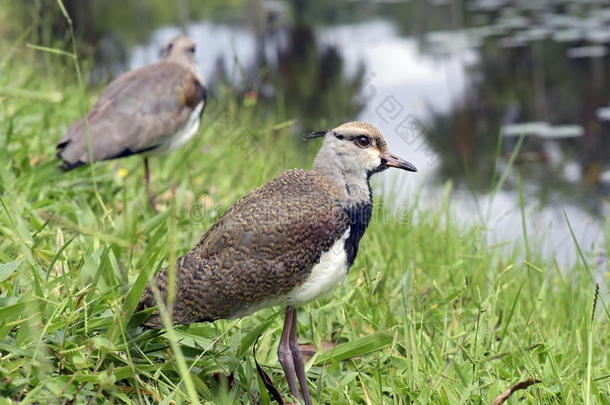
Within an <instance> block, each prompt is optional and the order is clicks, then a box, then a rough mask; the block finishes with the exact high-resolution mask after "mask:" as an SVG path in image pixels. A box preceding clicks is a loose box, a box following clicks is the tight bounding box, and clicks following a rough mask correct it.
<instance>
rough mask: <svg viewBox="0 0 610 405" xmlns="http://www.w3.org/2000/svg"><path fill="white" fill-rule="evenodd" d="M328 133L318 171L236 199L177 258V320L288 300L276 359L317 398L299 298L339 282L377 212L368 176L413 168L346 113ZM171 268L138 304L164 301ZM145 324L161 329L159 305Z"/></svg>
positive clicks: (292, 174)
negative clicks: (304, 352) (300, 329)
mask: <svg viewBox="0 0 610 405" xmlns="http://www.w3.org/2000/svg"><path fill="white" fill-rule="evenodd" d="M316 137H323V138H324V141H323V144H322V147H321V149H320V151H319V153H318V155H317V156H316V158H315V161H314V168H313V170H301V169H295V170H289V171H287V172H284V173H283V174H281V175H280V176H278V177H276V178H275V179H273V180H271V181H269V182H268V183H267V184H265V185H264V186H262V187H260V188H257V189H255V190H253V191H252V192H250V193H248V194H246V195H245V196H244V197H242V198H241V199H239V200H238V201H237V202H235V203H234V204H233V205H232V206H231V207H230V208H229V209H228V210H227V211H226V212H225V213H224V214H223V215H222V216H221V217H220V219H219V220H218V221H217V222H216V223H215V224H214V225H213V226H212V227H211V228H210V229H209V230H208V231H207V232H206V233H205V235H203V237H202V239H201V240H200V241H199V243H198V244H197V245H196V246H195V247H194V248H193V249H192V250H191V251H189V252H188V253H186V254H184V255H183V256H182V257H180V259H178V261H177V263H176V286H175V287H176V289H175V301H174V302H173V305H172V308H170V313H171V315H172V320H173V322H174V323H181V324H189V323H192V322H201V321H214V320H216V319H225V318H239V317H242V316H245V315H248V314H250V313H252V312H254V311H257V310H259V309H262V308H265V307H270V306H275V305H282V306H285V307H286V308H287V309H286V317H285V321H284V329H283V332H282V337H281V340H280V343H279V346H278V359H279V361H280V363H281V365H282V367H283V369H284V372H285V374H286V378H287V381H288V385H289V387H290V391H291V393H292V395H293V396H294V397H295V398H299V399H300V396H299V391H298V387H297V384H296V379H295V376H296V378H298V381H299V383H300V385H301V391H302V392H303V397H304V399H305V403H306V404H310V403H311V398H310V394H309V389H308V386H307V380H306V376H305V369H304V364H303V359H302V357H301V353H300V351H299V348H298V342H297V334H296V326H297V325H296V309H295V308H296V307H298V306H301V305H304V304H306V303H307V302H310V301H312V300H315V299H317V298H320V297H322V296H324V295H326V294H328V293H330V292H332V290H333V289H334V287H335V285H336V284H337V283H339V282H340V281H342V280H343V279H344V278H345V276H346V275H347V272H348V270H349V268H350V267H351V265H352V264H353V263H354V259H355V258H356V254H357V252H358V245H359V242H360V238H361V237H362V235H363V234H364V231H365V229H366V227H367V225H368V223H369V221H370V219H371V214H372V209H373V196H372V192H371V186H370V183H369V180H370V177H371V175H373V174H374V173H377V172H380V171H382V170H385V169H387V168H389V167H397V168H400V169H404V170H407V171H413V172H414V171H417V169H416V168H415V166H413V165H412V164H411V163H408V162H406V161H404V160H402V159H401V158H399V157H397V156H396V155H393V154H391V153H389V152H388V149H387V145H386V142H385V140H384V138H383V136H382V135H381V133H380V132H379V131H378V130H377V129H376V128H375V127H374V126H372V125H371V124H368V123H366V122H349V123H346V124H343V125H341V126H339V127H337V128H335V129H333V130H329V131H321V132H315V133H313V134H312V135H311V136H309V137H308V138H316ZM167 280H168V275H167V269H164V270H162V271H161V272H160V273H159V274H157V276H156V277H155V279H154V283H149V284H148V285H147V287H146V289H145V291H144V294H143V296H142V298H141V299H140V302H139V304H138V311H140V310H144V309H146V308H150V307H154V306H156V305H157V302H156V300H155V298H154V292H153V288H155V287H156V288H157V289H158V291H159V293H160V297H161V298H162V299H163V300H164V301H165V300H166V299H167V295H168V288H169V286H168V284H167ZM145 325H147V326H149V327H154V328H161V327H162V322H161V318H160V315H159V312H158V311H155V312H153V313H152V315H151V316H150V317H149V318H148V320H147V321H146V322H145Z"/></svg>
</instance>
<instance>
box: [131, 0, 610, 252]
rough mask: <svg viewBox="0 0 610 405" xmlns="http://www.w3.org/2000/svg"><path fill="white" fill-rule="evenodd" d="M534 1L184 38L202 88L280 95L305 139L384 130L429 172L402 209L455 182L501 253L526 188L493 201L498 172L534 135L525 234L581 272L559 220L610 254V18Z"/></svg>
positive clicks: (268, 22) (520, 168)
mask: <svg viewBox="0 0 610 405" xmlns="http://www.w3.org/2000/svg"><path fill="white" fill-rule="evenodd" d="M437 3H439V2H437ZM441 3H442V2H441ZM492 3H493V4H492ZM496 3H497V4H496ZM539 3H540V4H539V5H538V7H530V6H528V5H527V4H528V3H525V2H523V3H520V2H517V3H515V2H511V3H510V4H505V2H486V1H478V2H469V3H468V4H467V6H468V7H467V8H466V9H464V8H463V7H462V6H461V5H462V2H445V4H444V5H431V4H430V3H428V2H423V1H413V2H409V3H407V4H379V5H377V6H370V5H359V4H354V3H352V4H351V6H350V7H351V8H350V9H349V10H348V11H346V12H343V14H342V13H340V12H337V10H336V9H333V11H332V12H329V13H328V15H331V16H332V17H330V18H331V19H332V20H347V21H348V22H346V23H341V24H339V23H336V22H335V23H334V24H332V25H328V26H318V27H317V28H315V29H314V28H313V26H312V25H311V24H308V21H306V20H305V19H304V17H303V16H305V15H308V13H309V14H311V12H312V11H311V10H309V11H308V12H305V11H303V10H299V9H298V7H302V6H303V5H304V3H302V2H293V3H290V4H291V5H292V6H293V8H292V9H290V8H286V7H284V8H282V7H280V8H279V9H278V8H277V7H276V8H274V9H273V12H267V11H268V10H267V9H265V10H267V11H265V12H264V13H263V15H264V18H263V19H262V20H261V18H260V14H257V15H258V17H256V18H257V20H256V21H258V22H256V23H253V24H250V26H251V27H255V28H243V25H239V26H233V25H229V24H221V23H214V22H211V21H203V22H198V23H193V24H190V25H188V27H187V30H188V32H189V35H191V36H192V37H193V38H194V39H195V40H196V41H197V42H198V43H199V44H200V49H201V50H202V51H201V52H199V53H198V58H199V60H198V62H199V64H200V66H201V69H202V72H203V74H204V79H206V82H208V83H215V82H220V81H226V82H227V83H229V85H231V86H234V87H235V88H237V89H239V91H241V92H246V91H251V90H252V89H254V90H255V91H257V92H258V94H259V95H260V97H261V100H262V102H268V103H270V104H273V105H275V103H276V99H277V97H281V98H283V100H285V105H286V112H285V115H286V118H297V119H299V120H300V122H301V123H303V127H302V128H301V129H308V128H319V127H325V126H330V125H332V124H334V123H337V122H341V121H344V120H346V119H353V118H359V119H364V120H367V121H372V122H374V123H376V125H378V126H379V127H380V129H381V130H382V131H383V132H384V134H385V135H386V138H388V142H389V143H390V146H391V147H392V149H395V150H397V153H399V154H401V155H404V156H406V157H407V158H409V160H411V161H413V162H414V163H415V164H416V165H417V166H418V168H420V174H418V176H412V177H411V178H410V179H409V180H410V182H409V184H408V185H405V186H401V187H402V188H401V193H402V195H404V196H408V195H410V194H413V193H414V192H416V191H417V190H418V189H423V190H425V194H427V195H429V196H431V198H430V199H429V202H430V203H432V202H433V201H435V200H437V199H438V198H437V195H438V193H439V190H438V188H437V185H442V183H444V182H445V181H446V180H447V179H452V180H453V181H454V184H455V185H456V188H457V191H456V198H455V199H456V204H455V207H456V210H457V211H459V212H460V215H461V216H465V215H464V212H468V213H469V215H468V216H470V217H473V216H474V218H473V219H474V220H477V221H478V220H481V221H482V222H483V223H484V224H485V225H486V226H487V227H489V228H491V229H493V230H494V232H493V233H492V234H491V235H490V239H491V240H496V241H498V242H501V241H506V240H510V241H514V240H519V239H520V233H521V228H520V226H515V224H520V209H519V204H518V192H517V181H516V176H509V177H508V180H507V182H506V184H505V187H504V188H503V190H502V191H501V192H499V193H498V194H497V195H496V197H495V199H494V200H493V202H492V203H491V204H490V203H489V201H488V200H489V192H490V190H491V188H492V186H493V184H494V183H495V182H494V181H492V178H493V177H494V174H495V176H496V178H497V177H499V175H501V174H502V173H503V170H504V169H505V168H506V164H507V161H508V157H509V156H510V154H511V153H512V151H513V149H514V147H515V145H516V143H517V139H518V136H515V135H520V133H524V134H525V136H526V138H525V140H524V142H523V145H522V150H521V153H520V154H519V156H518V159H517V160H516V161H515V170H516V171H517V172H518V173H519V174H520V175H521V178H522V180H523V192H524V197H525V201H526V207H525V208H526V212H527V216H528V228H529V229H530V230H531V231H532V232H536V233H537V234H539V235H544V236H543V239H541V241H540V243H541V244H542V248H543V250H545V251H546V252H547V253H548V254H555V253H556V252H557V251H559V250H561V252H562V254H561V255H560V257H558V259H559V260H561V261H565V262H571V261H574V260H575V258H576V256H575V255H574V254H573V252H574V251H573V248H572V246H571V241H570V237H569V233H568V230H567V226H566V224H565V220H564V218H563V208H566V209H567V212H568V215H569V216H570V218H571V219H572V224H573V226H574V227H575V230H576V232H577V236H578V237H579V239H580V241H581V243H582V244H583V245H584V246H586V247H587V248H592V249H594V250H597V251H600V252H603V249H604V240H605V238H604V234H603V221H604V219H605V218H606V217H607V215H608V193H609V187H610V185H609V184H610V179H609V177H610V175H609V174H608V170H609V169H610V167H609V163H610V141H609V138H608V136H607V133H608V131H609V130H610V128H608V123H609V122H610V121H609V119H608V118H610V114H609V113H608V112H607V111H610V110H608V109H607V108H606V109H604V107H606V106H607V103H608V100H607V98H606V96H605V95H606V94H608V93H609V92H608V90H610V89H609V88H608V86H609V83H608V80H607V79H606V78H607V77H609V75H608V74H609V73H610V72H609V71H608V63H606V62H607V56H606V52H605V50H606V45H605V44H606V43H607V42H609V41H610V34H608V32H610V31H608V30H607V29H605V28H604V27H605V24H606V23H607V22H608V21H610V20H609V18H610V17H609V16H610V13H608V12H607V11H606V10H605V9H600V8H599V7H598V8H597V9H595V10H594V11H588V9H583V8H577V9H576V12H575V11H574V10H573V9H572V8H570V7H571V6H570V7H564V8H563V9H562V8H561V7H559V8H557V7H555V6H551V5H547V4H546V3H545V2H539ZM282 4H284V3H282ZM494 4H495V5H494ZM549 4H550V3H549ZM565 4H568V3H567V2H566V3H565ZM591 4H593V2H592V3H591ZM313 7H314V8H315V7H318V8H320V7H322V8H323V7H324V6H322V5H320V4H318V3H317V2H316V3H314V6H313ZM329 9H330V7H329ZM290 10H292V11H295V10H296V11H297V12H295V14H294V16H293V18H287V15H288V14H289V13H290ZM357 10H366V12H360V13H358V12H357ZM314 11H315V10H314ZM265 13H267V14H265ZM574 14H575V15H578V16H579V17H574V16H573V15H574ZM379 16H385V18H380V17H379ZM448 16H449V17H448ZM583 16H584V17H583ZM606 20H608V21H606ZM261 21H263V23H261ZM317 22H318V23H320V22H319V21H317ZM322 22H324V21H322ZM443 30H444V31H443ZM176 33H178V29H177V28H167V27H166V28H162V29H159V30H157V31H155V32H154V34H153V35H152V41H151V43H150V44H149V45H148V46H143V47H138V48H136V50H135V51H134V53H133V58H132V65H133V66H137V65H142V64H144V63H149V62H151V61H153V60H156V57H157V55H156V49H157V48H158V46H159V44H160V43H163V42H164V41H165V40H166V39H168V38H169V37H171V36H173V35H175V34H176ZM218 61H222V62H221V63H219V62H218ZM219 67H220V68H219ZM502 131H503V132H504V135H505V136H502V138H501V140H500V146H501V148H500V149H499V152H500V153H499V158H498V159H496V153H497V151H498V140H499V138H500V136H501V134H502ZM386 181H389V182H392V181H393V180H392V178H391V175H389V176H386ZM424 184H425V187H424ZM423 203H426V202H423ZM472 213H477V214H475V215H472ZM537 231H539V232H537Z"/></svg>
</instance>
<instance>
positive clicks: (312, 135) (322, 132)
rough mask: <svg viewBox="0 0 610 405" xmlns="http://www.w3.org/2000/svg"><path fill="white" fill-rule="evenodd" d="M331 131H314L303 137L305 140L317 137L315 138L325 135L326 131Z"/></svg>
mask: <svg viewBox="0 0 610 405" xmlns="http://www.w3.org/2000/svg"><path fill="white" fill-rule="evenodd" d="M328 131H330V130H328V129H327V130H326V131H313V132H312V133H310V134H309V135H305V136H304V137H303V140H309V139H315V138H321V137H323V136H324V135H326V133H327V132H328Z"/></svg>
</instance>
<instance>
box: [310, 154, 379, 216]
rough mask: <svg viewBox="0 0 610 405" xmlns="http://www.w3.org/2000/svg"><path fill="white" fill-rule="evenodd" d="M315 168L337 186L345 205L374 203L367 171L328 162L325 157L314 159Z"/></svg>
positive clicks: (339, 198)
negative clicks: (355, 170)
mask: <svg viewBox="0 0 610 405" xmlns="http://www.w3.org/2000/svg"><path fill="white" fill-rule="evenodd" d="M318 157H319V156H318ZM314 170H315V171H316V172H318V173H319V174H321V175H322V176H324V177H325V178H326V179H327V180H328V181H329V182H330V183H331V184H333V185H334V186H336V189H337V190H338V192H339V195H338V196H337V198H338V200H340V202H341V203H342V204H343V205H345V206H350V205H353V206H356V205H363V204H372V203H373V195H372V193H371V184H370V182H369V177H370V176H368V175H367V173H361V172H353V171H350V170H347V169H346V168H343V167H341V166H337V165H336V164H326V162H325V160H324V159H318V158H316V160H315V161H314Z"/></svg>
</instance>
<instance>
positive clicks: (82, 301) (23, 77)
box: [0, 42, 610, 404]
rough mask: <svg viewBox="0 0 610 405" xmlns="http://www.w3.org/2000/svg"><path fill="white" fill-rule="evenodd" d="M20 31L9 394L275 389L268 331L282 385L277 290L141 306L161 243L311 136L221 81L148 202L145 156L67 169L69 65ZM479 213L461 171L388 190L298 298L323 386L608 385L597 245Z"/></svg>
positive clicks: (6, 110)
mask: <svg viewBox="0 0 610 405" xmlns="http://www.w3.org/2000/svg"><path fill="white" fill-rule="evenodd" d="M37 45H46V44H37ZM3 46H5V47H9V45H7V44H3ZM11 49H13V50H14V52H13V53H12V54H11V55H12V56H10V59H9V60H5V61H3V66H4V70H3V71H2V75H0V114H1V116H2V120H0V233H1V234H2V238H1V239H0V356H1V357H0V396H1V397H4V399H0V402H1V403H11V402H17V401H20V402H21V403H41V402H45V401H49V402H50V403H58V402H59V403H68V402H73V403H102V402H105V401H108V400H110V401H112V402H116V403H122V402H124V403H131V402H137V403H165V404H168V403H177V404H180V403H195V402H196V401H200V402H202V403H207V402H214V403H236V402H239V401H243V402H245V403H257V402H261V403H268V402H269V397H268V395H267V394H266V393H262V392H261V386H262V385H261V384H258V383H257V373H256V368H255V366H254V362H253V359H252V355H251V349H252V345H253V343H254V341H255V340H256V338H257V337H258V336H259V335H262V336H261V338H260V340H259V342H258V345H257V359H258V361H259V362H260V363H261V364H262V365H263V367H265V369H266V370H267V371H268V372H269V374H270V375H271V377H272V378H273V380H274V382H275V384H276V385H277V386H278V387H279V389H280V391H281V392H282V393H284V395H286V396H287V395H288V394H287V393H288V392H289V391H288V388H287V386H286V384H285V382H284V379H283V374H282V372H281V368H280V367H279V363H278V362H277V357H276V354H275V352H276V347H277V346H276V344H277V341H278V339H279V332H280V330H281V327H282V316H281V314H282V309H281V308H276V309H268V310H264V311H261V312H259V313H256V314H254V315H252V316H249V317H246V318H244V319H241V320H233V321H217V322H214V323H202V324H195V325H191V326H189V327H176V328H168V329H169V332H167V333H159V332H157V331H150V330H148V331H145V330H143V329H141V328H140V327H138V326H135V325H137V323H138V322H137V320H132V321H131V322H130V318H131V315H132V313H133V310H134V308H135V302H137V298H138V296H139V292H140V291H141V289H142V288H143V285H144V282H145V281H146V280H147V279H148V277H149V276H150V275H151V274H153V273H154V271H156V270H158V269H159V268H161V267H162V266H164V265H167V263H168V260H167V258H172V257H173V258H175V257H177V256H178V255H180V254H182V253H183V252H185V251H186V250H188V249H190V247H191V246H192V245H193V244H194V243H195V242H196V241H197V240H198V238H199V237H200V236H201V235H202V234H203V233H204V232H205V230H207V229H208V228H209V226H210V225H211V224H212V223H213V222H214V220H215V219H216V218H217V216H218V215H219V214H221V213H222V212H223V211H224V209H226V207H228V206H229V205H230V204H231V203H232V202H233V201H235V200H236V199H237V198H238V197H239V196H241V195H242V194H244V193H246V192H248V191H249V190H251V189H252V188H254V187H256V186H259V185H261V184H263V183H264V182H265V181H267V180H269V179H271V178H272V177H273V176H275V175H277V174H279V173H281V172H282V171H284V170H286V169H289V168H293V167H306V168H307V167H310V166H311V161H312V158H313V156H314V153H315V150H316V148H317V145H315V144H307V145H302V141H300V137H295V136H294V135H293V134H292V132H291V126H290V125H291V122H290V121H288V122H285V120H286V119H290V118H291V117H283V116H282V117H280V116H281V114H282V113H281V111H280V112H278V111H272V110H269V109H265V110H264V111H263V110H261V109H260V108H259V107H258V106H246V105H244V104H242V103H241V102H240V100H239V99H238V98H237V97H235V96H234V95H232V94H231V93H230V92H228V91H227V92H225V91H223V90H222V89H221V90H220V91H219V93H218V94H217V95H216V97H215V98H214V99H213V100H211V102H210V104H209V107H208V110H207V111H206V112H205V114H204V119H203V122H202V126H201V128H202V129H201V131H200V133H199V134H198V136H197V137H196V138H195V139H194V140H193V141H192V142H191V143H190V144H189V145H188V146H187V147H185V148H183V149H181V150H179V151H176V152H174V153H172V154H170V155H168V156H166V157H162V158H159V159H155V160H153V161H152V186H153V187H154V188H155V189H156V191H157V193H158V194H159V206H160V208H161V213H160V214H158V215H154V214H153V212H152V211H151V210H150V208H149V205H148V200H147V194H146V191H145V188H144V182H143V173H142V168H141V161H140V158H138V157H131V158H127V159H122V160H119V161H110V162H103V163H99V164H97V165H96V168H95V173H94V174H93V177H92V172H91V171H90V168H89V169H88V168H82V169H77V170H74V171H71V172H67V173H63V172H62V171H61V170H60V169H59V162H58V161H57V160H56V159H55V158H54V153H55V150H54V147H55V144H56V142H57V140H58V139H59V138H60V137H61V134H62V132H63V131H64V130H65V129H66V127H67V126H68V125H69V124H70V123H71V122H73V121H74V120H76V119H77V118H78V116H79V115H80V113H81V111H82V107H83V100H81V97H80V96H79V86H78V83H76V81H75V79H74V77H75V76H74V72H73V70H72V68H70V66H69V65H66V64H64V63H65V62H62V61H61V60H59V59H60V58H61V57H59V58H57V57H56V58H55V59H54V58H51V59H48V55H47V56H44V60H50V61H51V63H53V65H52V66H44V67H42V66H40V65H39V61H40V60H42V59H43V57H42V56H41V54H40V53H39V52H40V51H38V50H36V49H31V48H26V47H25V46H24V45H23V43H22V42H21V43H16V44H15V47H14V48H11ZM43 69H47V70H52V71H54V72H55V73H56V74H54V75H50V76H49V75H46V74H41V70H43ZM87 97H88V101H91V100H93V99H94V97H95V92H92V93H90V94H88V95H87ZM278 108H279V107H278ZM280 110H281V108H280ZM509 175H510V176H513V174H507V176H509ZM503 179H506V177H503ZM94 181H95V183H96V184H97V188H98V192H99V199H98V197H96V193H95V190H94V187H93V184H94ZM404 181H409V175H405V176H404ZM377 191H378V192H380V191H381V190H377ZM379 194H381V193H379ZM98 200H101V203H102V204H103V207H100V203H99V202H98ZM397 209H399V211H397ZM396 212H399V213H400V215H399V216H398V217H396V216H394V215H393V214H395V213H396ZM523 215H525V213H523ZM467 223H468V222H467V221H465V218H460V217H459V216H457V215H456V214H455V213H454V212H453V211H452V210H451V188H450V187H449V186H448V187H447V188H446V193H445V195H444V196H443V198H442V203H441V204H440V205H439V206H435V205H432V204H430V203H428V202H427V201H424V200H419V201H410V202H408V205H407V206H406V208H405V206H399V207H398V208H396V206H395V205H393V204H392V201H389V200H386V201H381V200H380V199H378V200H377V201H376V209H375V212H374V218H373V220H372V223H371V225H370V227H369V230H368V231H367V233H366V234H365V236H364V238H363V240H362V242H361V251H360V253H359V255H358V258H357V260H356V262H355V264H354V266H353V268H352V270H351V271H350V274H349V276H348V278H347V280H346V282H345V283H344V284H343V285H340V286H339V287H338V288H337V289H336V291H335V293H334V295H333V297H331V298H329V299H326V300H322V301H320V302H316V303H313V304H310V305H308V306H307V307H305V308H303V309H301V310H300V311H299V322H298V324H299V336H300V337H301V342H302V343H311V344H313V345H314V346H315V347H316V348H317V349H318V353H317V354H315V355H314V357H313V358H312V359H311V361H309V362H308V363H307V373H308V377H309V381H310V388H311V391H312V393H313V396H314V400H316V401H317V402H318V403H333V404H335V403H337V404H340V403H345V404H349V403H371V404H380V403H386V404H405V403H421V404H428V403H440V404H456V403H469V404H470V403H491V402H492V401H493V399H494V398H495V397H496V396H497V395H499V394H500V393H502V392H503V391H505V390H506V389H508V388H509V387H510V386H512V385H513V384H515V383H516V382H519V381H523V380H526V379H527V378H529V377H533V378H536V379H539V380H541V382H540V383H539V384H536V385H533V386H531V387H529V388H528V389H527V390H523V391H518V392H517V393H515V394H514V395H513V396H512V397H511V399H510V400H509V401H512V403H516V402H521V401H524V402H527V403H562V404H573V403H601V404H608V403H610V401H609V400H608V398H609V397H610V371H609V370H610V348H609V347H608V345H609V337H610V322H609V318H608V316H606V313H605V312H604V310H603V309H602V308H603V306H602V305H601V304H599V303H600V302H602V301H607V298H608V297H607V292H608V277H605V278H603V279H602V280H598V281H597V282H598V283H605V284H602V285H601V289H600V291H601V292H600V293H599V296H597V295H596V293H595V285H594V283H592V282H591V279H590V278H589V275H588V272H587V271H588V270H590V271H591V274H600V273H601V272H602V269H601V268H595V266H598V267H599V266H604V265H603V264H596V262H595V261H589V260H588V258H587V256H586V252H583V251H582V250H580V247H578V246H577V245H575V247H577V248H578V249H579V252H581V254H582V258H583V261H581V262H580V263H579V264H577V265H575V266H574V268H572V269H564V268H560V266H559V265H558V264H557V263H556V262H555V261H553V260H552V258H551V260H542V259H541V258H540V255H539V254H536V252H531V256H530V255H528V260H527V262H524V261H523V260H522V259H521V257H522V252H520V251H518V250H517V249H516V248H515V249H514V250H513V251H509V252H507V251H506V250H505V249H502V250H499V249H498V248H497V247H494V246H489V245H488V244H487V243H486V239H485V237H484V232H483V230H482V229H480V228H478V227H477V226H473V225H467ZM516 226H517V225H516ZM526 232H527V230H526V229H525V228H524V236H525V235H527V233H526ZM526 238H527V239H532V238H535V235H527V237H526ZM526 246H528V249H529V242H527V243H526ZM606 266H607V265H606ZM603 271H608V269H607V267H606V268H605V269H603ZM596 302H597V303H598V304H597V308H598V310H597V312H595V313H594V308H595V307H596V304H595V303H596ZM168 326H169V325H168ZM329 342H330V344H329ZM328 345H330V346H334V348H333V349H331V350H330V351H327V352H325V353H322V350H321V349H322V347H323V346H328Z"/></svg>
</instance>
